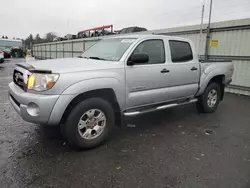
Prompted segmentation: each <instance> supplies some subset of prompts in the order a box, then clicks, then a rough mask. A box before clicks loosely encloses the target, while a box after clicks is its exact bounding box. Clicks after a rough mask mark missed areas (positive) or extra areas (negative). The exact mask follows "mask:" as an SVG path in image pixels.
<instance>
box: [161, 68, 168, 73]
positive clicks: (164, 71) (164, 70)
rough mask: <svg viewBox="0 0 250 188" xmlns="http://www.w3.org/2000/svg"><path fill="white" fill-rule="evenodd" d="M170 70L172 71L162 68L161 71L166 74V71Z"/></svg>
mask: <svg viewBox="0 0 250 188" xmlns="http://www.w3.org/2000/svg"><path fill="white" fill-rule="evenodd" d="M168 72H170V71H169V70H167V69H162V70H161V73H163V74H164V73H168Z"/></svg>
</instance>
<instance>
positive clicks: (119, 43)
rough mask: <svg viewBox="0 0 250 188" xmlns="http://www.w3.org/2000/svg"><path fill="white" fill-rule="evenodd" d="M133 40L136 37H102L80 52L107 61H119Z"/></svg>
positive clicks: (84, 55) (85, 56) (83, 55)
mask: <svg viewBox="0 0 250 188" xmlns="http://www.w3.org/2000/svg"><path fill="white" fill-rule="evenodd" d="M135 40H136V38H113V39H103V40H101V41H100V42H98V43H96V44H95V45H93V46H92V47H91V48H89V49H88V50H86V51H85V52H84V53H83V54H82V57H84V58H91V59H98V60H107V61H119V60H120V59H121V57H122V56H123V54H124V53H125V52H126V50H127V49H128V48H129V46H130V45H131V44H132V43H133V42H134V41H135Z"/></svg>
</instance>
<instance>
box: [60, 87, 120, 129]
mask: <svg viewBox="0 0 250 188" xmlns="http://www.w3.org/2000/svg"><path fill="white" fill-rule="evenodd" d="M93 97H98V98H102V99H104V100H107V101H108V102H109V103H110V104H111V105H112V107H113V108H114V111H115V124H116V125H121V108H120V106H119V103H118V101H117V97H116V94H115V91H114V90H113V89H112V88H105V89H95V90H91V91H86V92H84V93H81V94H79V95H77V96H76V97H75V98H73V99H72V100H71V102H70V103H69V104H68V106H67V107H66V110H65V111H64V113H63V115H62V118H61V122H60V123H61V124H63V123H65V121H66V119H67V117H68V115H69V113H70V111H71V110H72V109H73V108H74V106H75V105H77V104H78V103H79V102H81V101H84V100H85V99H88V98H93Z"/></svg>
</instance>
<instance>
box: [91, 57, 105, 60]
mask: <svg viewBox="0 0 250 188" xmlns="http://www.w3.org/2000/svg"><path fill="white" fill-rule="evenodd" d="M89 59H97V60H106V59H104V58H100V57H89Z"/></svg>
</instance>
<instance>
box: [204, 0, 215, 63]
mask: <svg viewBox="0 0 250 188" xmlns="http://www.w3.org/2000/svg"><path fill="white" fill-rule="evenodd" d="M212 3H213V0H210V10H209V19H208V24H207V37H206V46H205V60H208V50H209V42H210V23H211V14H212Z"/></svg>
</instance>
